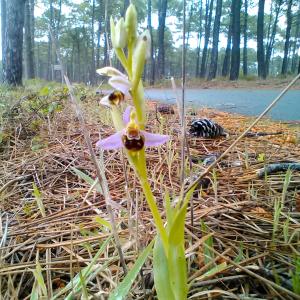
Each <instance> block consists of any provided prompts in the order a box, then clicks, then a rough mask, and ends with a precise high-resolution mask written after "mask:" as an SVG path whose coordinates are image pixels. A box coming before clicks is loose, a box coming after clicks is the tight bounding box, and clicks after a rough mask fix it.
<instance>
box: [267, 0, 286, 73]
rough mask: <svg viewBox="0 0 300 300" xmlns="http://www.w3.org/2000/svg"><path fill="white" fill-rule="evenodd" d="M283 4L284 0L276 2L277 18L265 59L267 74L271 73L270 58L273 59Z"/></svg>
mask: <svg viewBox="0 0 300 300" xmlns="http://www.w3.org/2000/svg"><path fill="white" fill-rule="evenodd" d="M281 5H282V0H278V1H277V2H276V7H275V18H274V23H273V26H272V32H271V36H270V39H269V41H268V43H267V46H266V48H267V50H266V60H265V69H266V76H267V75H268V74H269V65H270V59H271V54H272V51H273V47H274V43H275V35H276V31H277V24H278V16H279V12H280V8H281Z"/></svg>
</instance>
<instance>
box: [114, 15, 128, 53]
mask: <svg viewBox="0 0 300 300" xmlns="http://www.w3.org/2000/svg"><path fill="white" fill-rule="evenodd" d="M115 44H116V45H115V48H125V47H126V45H127V30H126V27H125V22H124V19H123V18H121V19H119V21H118V22H117V24H116V27H115Z"/></svg>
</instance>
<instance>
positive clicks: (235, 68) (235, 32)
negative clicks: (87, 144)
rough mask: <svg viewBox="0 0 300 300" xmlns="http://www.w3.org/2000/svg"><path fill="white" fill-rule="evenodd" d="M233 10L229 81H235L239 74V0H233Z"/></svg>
mask: <svg viewBox="0 0 300 300" xmlns="http://www.w3.org/2000/svg"><path fill="white" fill-rule="evenodd" d="M232 2H234V4H233V6H234V10H233V15H232V18H233V20H232V25H233V26H232V52H231V66H230V77H229V79H230V80H237V79H238V78H239V72H240V41H241V29H240V11H241V0H233V1H232Z"/></svg>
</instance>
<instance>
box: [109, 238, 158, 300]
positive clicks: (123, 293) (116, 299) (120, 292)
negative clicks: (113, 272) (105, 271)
mask: <svg viewBox="0 0 300 300" xmlns="http://www.w3.org/2000/svg"><path fill="white" fill-rule="evenodd" d="M153 243H154V240H153V241H152V242H151V243H150V244H149V245H148V246H147V247H146V248H145V249H144V251H143V252H142V253H141V254H140V256H139V257H138V259H137V260H136V262H135V264H134V266H133V268H132V269H131V270H130V271H129V272H128V274H127V275H126V277H125V278H124V279H123V281H122V282H121V283H120V284H119V285H118V286H117V287H116V289H115V290H114V291H113V293H112V294H111V295H110V296H109V298H108V299H109V300H122V299H126V297H127V294H128V292H129V290H130V287H131V286H132V284H133V282H134V280H135V278H136V276H137V274H138V273H139V271H140V270H141V268H142V266H143V264H144V263H145V261H146V259H147V257H148V255H149V253H150V251H151V250H152V246H153Z"/></svg>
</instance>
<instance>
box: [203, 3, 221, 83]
mask: <svg viewBox="0 0 300 300" xmlns="http://www.w3.org/2000/svg"><path fill="white" fill-rule="evenodd" d="M221 14H222V0H217V7H216V16H215V21H214V29H213V47H212V50H211V61H210V67H209V74H208V78H207V79H208V80H212V79H213V78H215V77H216V74H217V67H218V46H219V34H220V19H221Z"/></svg>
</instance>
